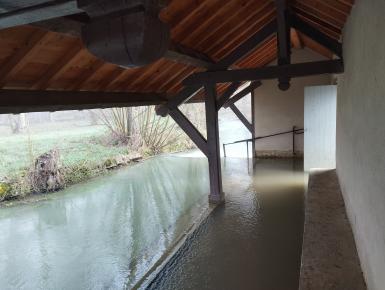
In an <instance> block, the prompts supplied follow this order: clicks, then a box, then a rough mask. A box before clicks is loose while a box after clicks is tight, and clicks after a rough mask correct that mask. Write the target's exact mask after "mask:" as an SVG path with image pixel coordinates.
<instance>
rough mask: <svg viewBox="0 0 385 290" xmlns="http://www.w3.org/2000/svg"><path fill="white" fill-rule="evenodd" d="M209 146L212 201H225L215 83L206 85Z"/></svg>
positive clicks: (216, 202) (210, 199)
mask: <svg viewBox="0 0 385 290" xmlns="http://www.w3.org/2000/svg"><path fill="white" fill-rule="evenodd" d="M205 97H206V98H205V105H206V128H207V147H208V156H207V157H208V161H209V175H210V195H209V201H210V202H211V203H215V204H218V203H222V202H224V199H225V198H224V193H223V189H222V173H221V155H220V146H219V125H218V110H217V93H216V86H215V84H212V85H206V86H205Z"/></svg>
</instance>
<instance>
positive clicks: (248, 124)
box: [229, 104, 253, 133]
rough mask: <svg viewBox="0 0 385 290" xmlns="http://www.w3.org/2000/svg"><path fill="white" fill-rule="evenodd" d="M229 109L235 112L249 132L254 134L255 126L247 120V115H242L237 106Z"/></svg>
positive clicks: (232, 105)
mask: <svg viewBox="0 0 385 290" xmlns="http://www.w3.org/2000/svg"><path fill="white" fill-rule="evenodd" d="M229 108H230V109H231V110H232V111H233V112H234V114H235V115H236V116H237V117H238V119H239V120H240V121H241V122H242V123H243V125H245V127H246V128H247V130H249V131H250V133H253V125H252V124H251V123H250V122H249V121H248V120H247V118H246V117H245V115H243V114H242V112H241V111H240V110H239V109H238V107H237V106H236V105H235V104H231V105H230V106H229Z"/></svg>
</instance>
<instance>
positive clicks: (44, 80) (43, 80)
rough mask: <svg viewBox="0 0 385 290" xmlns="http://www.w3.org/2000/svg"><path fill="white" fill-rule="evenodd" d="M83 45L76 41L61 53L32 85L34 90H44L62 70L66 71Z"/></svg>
mask: <svg viewBox="0 0 385 290" xmlns="http://www.w3.org/2000/svg"><path fill="white" fill-rule="evenodd" d="M82 49H83V47H82V45H81V44H80V43H76V44H74V45H72V46H71V48H70V49H69V50H68V51H67V52H66V53H65V55H63V56H62V57H61V58H60V59H59V60H58V61H57V62H56V63H55V64H54V65H53V66H51V67H50V68H49V69H48V70H47V71H46V72H45V73H44V75H43V76H42V77H40V79H39V80H38V81H37V82H36V83H35V84H34V85H33V86H32V88H33V89H35V90H44V89H46V88H48V87H49V85H50V83H51V81H52V80H53V79H55V78H56V77H57V76H58V75H60V74H61V73H62V72H64V71H66V70H67V69H68V68H69V67H70V66H71V65H72V61H73V60H74V59H75V58H76V56H78V55H79V53H80V52H81V51H82Z"/></svg>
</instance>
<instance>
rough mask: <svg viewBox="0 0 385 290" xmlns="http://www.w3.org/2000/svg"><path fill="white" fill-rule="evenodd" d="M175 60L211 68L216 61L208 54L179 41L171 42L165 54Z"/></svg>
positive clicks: (169, 58) (167, 57)
mask: <svg viewBox="0 0 385 290" xmlns="http://www.w3.org/2000/svg"><path fill="white" fill-rule="evenodd" d="M164 57H165V58H166V59H168V60H171V61H173V62H177V63H181V64H185V65H190V66H194V67H201V68H205V69H209V68H210V67H211V66H213V65H214V63H215V62H214V61H213V60H212V59H211V58H210V57H208V56H207V55H205V54H203V53H200V52H197V51H195V50H193V49H191V48H188V47H185V46H183V45H180V44H177V43H171V45H170V47H169V49H168V51H167V52H166V54H165V56H164Z"/></svg>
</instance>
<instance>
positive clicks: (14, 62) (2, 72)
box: [0, 29, 48, 87]
mask: <svg viewBox="0 0 385 290" xmlns="http://www.w3.org/2000/svg"><path fill="white" fill-rule="evenodd" d="M47 34H48V32H47V31H42V30H40V29H39V30H37V31H36V32H34V33H32V35H31V36H30V37H29V38H28V40H27V41H26V43H25V45H23V46H22V47H21V48H19V49H18V50H17V51H16V53H14V54H13V55H12V56H11V57H10V58H8V59H7V60H6V61H5V63H3V64H2V65H1V66H0V87H3V86H4V85H5V82H6V79H7V77H8V76H9V75H11V74H12V73H14V72H16V71H18V70H19V69H20V68H21V67H22V66H24V65H25V62H26V60H27V59H28V57H30V56H32V55H33V54H34V53H35V52H36V50H37V48H38V46H37V44H38V43H39V42H40V41H42V39H43V38H44V37H46V36H47Z"/></svg>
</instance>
